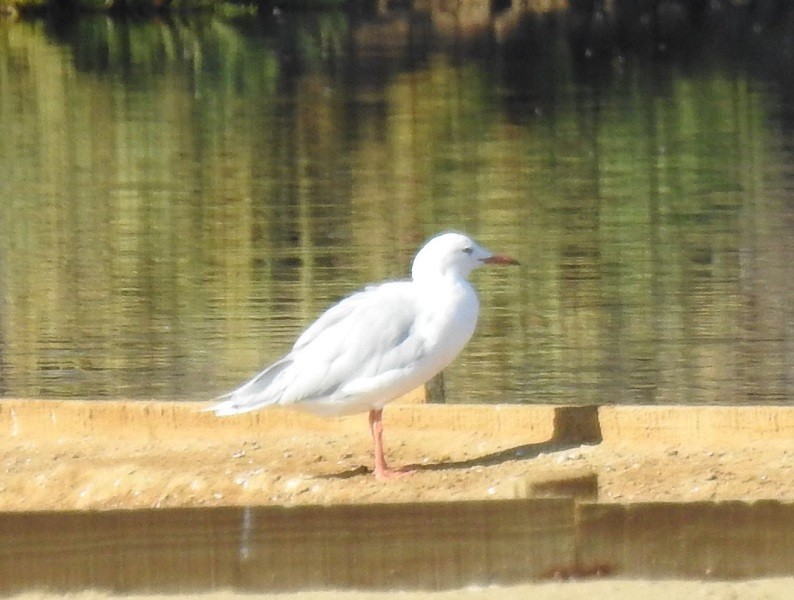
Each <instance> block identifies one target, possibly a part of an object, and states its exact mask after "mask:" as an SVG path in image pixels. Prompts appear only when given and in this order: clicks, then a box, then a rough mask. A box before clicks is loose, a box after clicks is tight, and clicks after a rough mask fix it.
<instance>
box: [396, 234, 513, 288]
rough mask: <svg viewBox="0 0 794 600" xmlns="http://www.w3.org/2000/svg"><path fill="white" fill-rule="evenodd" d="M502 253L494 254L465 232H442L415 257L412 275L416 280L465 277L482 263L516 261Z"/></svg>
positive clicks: (502, 263) (499, 263) (495, 263)
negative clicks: (464, 233)
mask: <svg viewBox="0 0 794 600" xmlns="http://www.w3.org/2000/svg"><path fill="white" fill-rule="evenodd" d="M517 264H518V261H517V260H516V259H514V258H512V257H510V256H507V255H505V254H494V253H492V252H490V251H488V250H486V249H485V248H483V247H482V246H480V245H479V244H478V243H477V242H475V241H474V240H473V239H471V238H470V237H469V236H467V235H463V234H462V233H442V234H440V235H437V236H435V237H434V238H432V239H430V240H429V241H428V242H427V243H426V244H425V245H424V246H422V248H421V250H419V252H418V253H417V254H416V258H414V263H413V267H412V268H411V277H412V278H413V279H414V281H416V280H422V279H431V280H432V279H437V278H439V277H460V278H466V277H468V275H469V273H471V272H472V271H473V270H474V269H476V268H478V267H482V266H483V265H517Z"/></svg>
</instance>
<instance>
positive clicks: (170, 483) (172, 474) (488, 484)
mask: <svg viewBox="0 0 794 600" xmlns="http://www.w3.org/2000/svg"><path fill="white" fill-rule="evenodd" d="M740 441H741V440H740ZM387 452H388V456H389V458H390V460H391V462H392V463H393V465H394V466H407V467H409V468H410V469H412V470H413V471H414V472H413V473H412V474H410V475H409V476H406V477H403V478H400V479H396V480H392V481H389V482H386V483H383V482H378V481H376V480H375V479H374V477H373V476H372V474H371V472H370V469H371V466H372V462H373V461H372V450H371V441H370V439H369V436H368V434H367V428H366V423H365V421H364V420H363V419H362V427H361V432H360V433H359V432H356V431H353V430H351V431H349V432H344V431H343V432H328V431H319V432H318V431H304V432H301V433H300V434H299V435H298V434H289V435H285V434H284V432H271V433H262V434H258V435H257V436H256V437H252V438H251V439H240V440H212V439H189V438H187V439H186V438H184V437H183V438H182V439H178V440H174V441H170V442H169V441H160V442H157V443H153V442H146V441H140V440H136V439H134V438H132V439H118V440H108V439H105V440H102V441H101V442H97V440H96V439H94V438H91V437H88V438H83V439H71V440H49V441H46V440H45V441H35V442H34V441H32V440H30V439H19V438H14V437H4V438H0V474H2V477H1V478H0V510H30V509H43V510H48V509H70V508H78V509H107V508H130V507H165V506H212V505H238V504H281V505H284V504H286V505H293V504H331V503H339V502H381V501H383V502H385V501H389V502H394V501H418V500H423V501H433V500H450V499H482V498H510V497H515V496H518V495H524V494H526V493H528V489H530V487H531V485H532V482H537V481H544V480H554V479H563V480H564V479H565V478H567V477H576V476H582V475H587V474H595V475H596V476H597V478H598V498H599V499H600V500H606V501H610V500H619V501H621V502H638V501H657V500H658V501H693V500H744V501H753V500H758V499H778V500H784V501H794V444H792V443H791V442H789V441H784V440H773V441H764V440H755V441H744V442H743V443H741V445H739V444H737V443H732V444H725V445H722V446H720V447H718V448H713V447H707V446H697V445H674V446H673V445H666V446H663V445H642V446H640V445H636V444H632V445H627V444H625V445H618V444H608V443H601V444H598V445H592V446H589V445H583V446H575V447H560V446H556V445H552V444H551V443H548V442H546V443H530V444H527V443H526V441H525V440H521V439H493V438H482V437H480V436H478V435H477V434H476V433H472V432H460V431H458V432H452V433H446V432H443V431H434V432H432V433H431V432H427V431H424V432H412V431H410V430H407V429H400V430H399V431H395V432H392V433H391V434H389V439H388V440H387Z"/></svg>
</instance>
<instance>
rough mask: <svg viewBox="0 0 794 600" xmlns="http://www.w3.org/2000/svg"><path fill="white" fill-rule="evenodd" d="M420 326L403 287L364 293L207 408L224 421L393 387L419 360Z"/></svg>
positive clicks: (324, 316) (411, 298)
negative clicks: (233, 416) (270, 408)
mask: <svg viewBox="0 0 794 600" xmlns="http://www.w3.org/2000/svg"><path fill="white" fill-rule="evenodd" d="M420 321H421V311H420V307H419V302H418V300H417V298H416V295H415V292H414V291H413V289H412V287H411V286H410V284H409V283H408V282H391V283H384V284H382V285H379V286H375V287H371V288H367V289H365V290H363V291H361V292H358V293H356V294H353V295H352V296H349V297H347V298H345V299H344V300H342V301H341V302H339V303H338V304H336V305H334V306H332V307H331V308H330V309H328V310H327V311H326V312H325V313H323V314H322V315H321V316H320V317H319V318H318V319H317V320H316V321H315V322H314V323H313V324H312V325H311V326H310V327H309V328H308V329H307V330H306V331H305V332H304V333H303V334H302V335H301V336H300V337H299V338H298V340H297V341H296V342H295V345H294V346H293V348H292V351H291V352H290V353H289V354H288V355H287V356H285V357H284V358H282V359H281V360H279V361H277V362H276V363H274V364H273V365H271V366H269V367H268V368H267V369H265V370H264V371H262V372H261V373H259V374H258V375H256V376H255V377H254V378H252V379H251V380H250V381H248V382H247V383H245V384H244V385H242V386H241V387H240V388H238V389H237V390H235V391H233V392H231V393H230V394H227V395H226V396H224V397H223V400H224V401H223V402H221V403H219V404H216V405H215V406H212V407H210V408H209V409H208V410H212V411H215V412H216V414H219V415H228V414H236V413H241V412H247V411H250V410H255V409H257V408H260V407H262V406H266V405H269V404H285V405H287V404H301V405H304V404H309V403H311V402H312V401H331V402H337V401H338V402H340V403H341V402H343V401H344V400H345V399H346V398H349V397H350V396H355V395H356V394H361V393H363V392H372V391H377V390H378V389H380V388H384V387H388V386H389V385H392V386H393V385H395V384H399V382H400V381H401V380H402V379H410V378H411V374H412V373H413V372H414V370H413V367H414V366H415V365H416V363H417V362H418V361H420V360H422V358H423V357H424V355H425V351H426V343H425V342H426V340H425V338H424V336H423V335H422V334H421V327H417V323H418V322H420ZM420 383H421V382H420ZM406 391H407V390H406ZM302 407H304V408H307V409H309V408H310V407H309V406H302Z"/></svg>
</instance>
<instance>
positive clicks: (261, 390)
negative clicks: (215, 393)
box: [205, 356, 292, 416]
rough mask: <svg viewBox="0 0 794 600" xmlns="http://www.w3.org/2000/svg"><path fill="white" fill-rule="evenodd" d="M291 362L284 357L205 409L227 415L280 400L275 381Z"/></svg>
mask: <svg viewBox="0 0 794 600" xmlns="http://www.w3.org/2000/svg"><path fill="white" fill-rule="evenodd" d="M290 364H292V361H291V360H290V358H289V356H286V357H284V358H282V359H281V360H279V361H277V362H275V363H273V364H272V365H270V366H269V367H268V368H267V369H265V370H264V371H262V372H261V373H259V374H258V375H256V376H255V377H254V378H253V379H251V380H250V381H248V382H247V383H245V384H243V385H242V386H240V387H239V388H237V389H236V390H234V391H233V392H229V393H228V394H225V395H223V396H221V397H220V398H219V400H223V401H222V402H219V403H218V404H215V405H213V406H210V407H209V408H207V409H205V410H207V411H210V412H214V413H215V414H216V415H218V416H227V415H236V414H240V413H244V412H248V411H251V410H256V409H257V408H261V407H262V406H267V405H268V404H275V403H276V402H278V400H279V394H278V391H279V386H277V385H274V383H275V382H276V380H277V379H278V377H279V375H281V374H282V373H283V372H284V370H285V369H287V368H288V367H289V366H290Z"/></svg>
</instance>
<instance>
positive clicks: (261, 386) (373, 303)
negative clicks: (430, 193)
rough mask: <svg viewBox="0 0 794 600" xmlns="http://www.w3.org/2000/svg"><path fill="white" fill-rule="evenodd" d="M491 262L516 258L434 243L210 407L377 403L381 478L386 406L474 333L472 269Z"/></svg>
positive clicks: (333, 410)
mask: <svg viewBox="0 0 794 600" xmlns="http://www.w3.org/2000/svg"><path fill="white" fill-rule="evenodd" d="M486 264H497V265H513V264H518V262H517V261H516V260H515V259H514V258H511V257H509V256H505V255H502V254H492V253H491V252H489V251H488V250H486V249H485V248H483V247H482V246H480V245H479V244H477V243H476V242H474V241H473V240H472V239H471V238H469V237H468V236H466V235H463V234H460V233H443V234H441V235H438V236H436V237H434V238H432V239H431V240H430V241H428V242H427V243H426V244H425V245H424V246H423V247H422V249H421V250H420V251H419V252H418V253H417V255H416V258H414V262H413V266H412V268H411V279H410V280H405V281H389V282H386V283H382V284H379V285H374V286H370V287H367V288H366V289H364V290H362V291H360V292H357V293H355V294H353V295H352V296H348V297H347V298H345V299H344V300H342V301H341V302H339V303H338V304H336V305H334V306H332V307H331V308H329V309H328V310H327V311H326V312H325V313H323V314H322V315H321V316H320V318H318V319H317V320H316V321H315V322H314V323H313V324H312V325H311V326H309V328H308V329H307V330H306V331H304V332H303V334H301V336H300V337H299V338H298V340H297V341H296V342H295V345H294V346H293V347H292V350H291V351H290V352H289V354H287V355H286V356H284V357H283V358H282V359H280V360H278V361H276V362H275V363H273V364H272V365H270V366H269V367H267V368H266V369H265V370H264V371H262V372H261V373H259V374H258V375H256V376H255V377H254V378H252V379H251V380H250V381H248V382H247V383H245V384H243V385H242V386H240V387H239V388H237V389H236V390H234V391H233V392H230V393H228V394H226V395H224V396H222V397H221V398H219V400H222V401H221V402H220V403H218V404H215V405H213V406H211V407H209V408H208V409H206V410H208V411H213V412H215V414H216V415H219V416H227V415H236V414H239V413H244V412H248V411H252V410H257V409H259V408H263V407H265V406H271V405H280V406H286V407H290V408H296V409H300V410H305V411H308V412H311V413H314V414H317V415H321V416H341V415H349V414H353V413H357V412H366V411H369V423H370V430H371V432H372V438H373V441H374V444H375V476H376V477H377V478H378V479H385V478H388V477H392V476H395V475H399V474H403V472H402V471H394V470H391V469H389V467H388V466H387V464H386V459H385V457H384V453H383V440H382V436H383V423H382V414H383V407H384V406H385V405H386V404H387V403H388V402H391V401H392V400H394V399H396V398H398V397H400V396H402V395H404V394H406V393H408V392H410V391H411V390H413V389H416V388H417V387H419V386H420V385H422V384H424V383H425V382H427V381H428V380H429V379H430V378H432V377H433V376H435V375H436V374H437V373H439V372H441V370H442V369H444V367H446V366H447V365H448V364H449V363H450V362H452V360H453V359H454V358H455V357H456V356H457V355H458V354H459V353H460V351H461V350H462V349H463V347H464V346H465V345H466V342H468V341H469V338H471V336H472V334H473V333H474V328H475V326H476V324H477V316H478V314H479V310H480V303H479V301H478V299H477V294H476V292H475V291H474V288H473V287H472V285H471V283H469V281H468V280H467V277H468V275H469V273H471V271H473V270H474V269H476V268H477V267H480V266H483V265H486Z"/></svg>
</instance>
